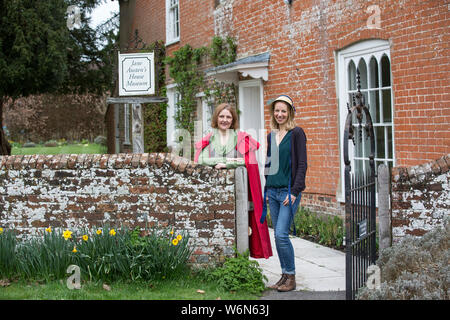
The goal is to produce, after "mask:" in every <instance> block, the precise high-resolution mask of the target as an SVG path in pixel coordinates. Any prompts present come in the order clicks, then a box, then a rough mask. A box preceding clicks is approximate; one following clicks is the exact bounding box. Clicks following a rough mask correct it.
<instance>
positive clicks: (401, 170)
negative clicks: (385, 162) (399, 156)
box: [392, 154, 450, 184]
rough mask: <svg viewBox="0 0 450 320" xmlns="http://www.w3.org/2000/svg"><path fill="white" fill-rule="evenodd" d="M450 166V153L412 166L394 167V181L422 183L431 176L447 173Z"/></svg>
mask: <svg viewBox="0 0 450 320" xmlns="http://www.w3.org/2000/svg"><path fill="white" fill-rule="evenodd" d="M449 168H450V154H447V155H444V156H442V157H441V158H439V159H437V160H433V161H430V162H427V163H424V164H420V165H417V166H412V167H394V168H392V181H393V182H395V183H405V182H408V181H409V182H411V183H412V184H421V183H424V182H426V181H428V180H430V179H431V178H433V177H435V176H438V175H441V174H444V173H447V172H448V171H449Z"/></svg>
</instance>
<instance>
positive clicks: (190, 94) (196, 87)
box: [165, 36, 237, 136]
mask: <svg viewBox="0 0 450 320" xmlns="http://www.w3.org/2000/svg"><path fill="white" fill-rule="evenodd" d="M236 48H237V46H236V43H235V41H234V39H233V38H231V37H227V38H226V39H222V38H220V37H217V36H216V37H214V38H213V39H212V43H211V45H210V46H209V47H200V48H192V47H191V46H190V45H189V44H187V45H185V46H183V47H181V48H180V49H179V50H177V51H175V52H174V53H173V57H167V58H166V60H165V61H166V63H167V65H168V66H169V74H170V76H171V77H172V78H173V80H174V81H175V82H176V84H177V91H178V93H179V94H180V101H179V102H178V105H177V108H176V114H175V122H176V126H177V128H181V129H185V130H188V131H189V132H190V134H191V136H193V134H194V112H195V110H196V108H197V98H196V94H198V93H199V92H201V91H203V92H204V93H205V98H206V100H207V101H208V102H209V103H213V104H219V103H222V102H228V103H231V104H234V105H236V100H237V99H236V88H235V85H233V84H231V85H230V84H224V83H220V82H217V81H215V80H212V81H209V82H205V79H204V77H203V73H202V72H201V71H200V67H201V65H202V62H203V59H206V58H210V59H211V62H212V64H213V65H214V66H219V65H224V64H228V63H231V62H233V61H235V59H236Z"/></svg>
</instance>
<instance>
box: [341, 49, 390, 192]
mask: <svg viewBox="0 0 450 320" xmlns="http://www.w3.org/2000/svg"><path fill="white" fill-rule="evenodd" d="M337 63H338V68H337V70H338V75H337V79H338V83H337V86H338V92H339V121H340V139H342V137H343V133H344V126H345V119H346V117H347V103H349V105H350V106H351V104H352V98H351V97H352V94H353V93H355V92H356V91H357V88H356V69H359V72H360V77H361V78H360V80H361V93H362V94H363V95H364V96H365V98H366V105H367V106H368V108H369V110H370V115H371V117H372V121H373V125H374V131H375V167H376V170H377V168H378V166H379V165H380V164H381V163H384V164H386V165H388V166H389V167H392V166H394V165H395V157H394V141H393V96H392V83H391V63H390V50H389V42H388V41H383V40H368V41H362V42H359V43H357V44H354V45H352V46H350V47H348V48H346V49H343V50H341V51H339V52H338V53H337ZM354 120H355V119H354ZM353 123H354V125H355V126H356V124H357V121H353ZM357 132H358V130H355V133H357ZM362 134H363V139H362V141H363V143H362V145H361V146H360V147H359V148H357V149H355V148H353V145H352V144H351V143H350V148H349V152H350V156H351V159H352V168H353V170H355V171H366V170H367V169H368V168H369V152H370V145H368V143H369V142H368V141H369V140H367V141H366V140H365V139H364V138H365V134H366V133H365V130H362ZM356 138H358V137H356ZM339 143H340V145H341V162H342V165H341V168H342V172H341V177H343V176H344V175H343V168H344V165H343V160H342V159H343V144H342V143H343V142H342V141H339ZM343 185H344V183H343V181H341V186H342V188H343V187H344V186H343ZM341 193H342V194H341V196H340V197H339V198H340V199H341V200H343V194H344V193H343V189H342V190H341Z"/></svg>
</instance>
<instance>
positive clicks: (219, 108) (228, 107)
mask: <svg viewBox="0 0 450 320" xmlns="http://www.w3.org/2000/svg"><path fill="white" fill-rule="evenodd" d="M225 109H226V110H228V111H230V113H231V116H232V117H233V122H232V123H231V127H230V129H234V130H236V129H239V121H238V115H237V112H236V109H235V108H234V107H232V106H231V105H229V104H228V103H221V104H219V105H218V106H217V107H216V109H215V110H214V113H213V116H212V118H211V127H212V128H214V129H217V128H218V127H219V125H218V119H219V114H220V113H221V112H222V111H223V110H225Z"/></svg>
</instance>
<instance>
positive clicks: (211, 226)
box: [0, 153, 236, 264]
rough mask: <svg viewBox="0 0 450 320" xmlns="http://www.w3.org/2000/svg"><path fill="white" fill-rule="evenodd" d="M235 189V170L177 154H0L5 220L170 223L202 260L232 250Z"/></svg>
mask: <svg viewBox="0 0 450 320" xmlns="http://www.w3.org/2000/svg"><path fill="white" fill-rule="evenodd" d="M234 192H235V191H234V170H220V171H219V170H215V169H212V168H210V167H204V166H200V165H197V164H194V163H193V162H191V161H187V160H186V159H184V158H180V157H176V156H173V155H172V154H161V153H159V154H115V155H106V154H105V155H48V156H44V155H32V156H2V157H0V227H3V228H13V229H15V230H17V231H18V232H19V233H21V234H22V237H27V235H33V234H38V232H39V231H42V230H43V229H44V228H46V227H48V226H52V227H53V228H56V227H60V228H74V229H78V228H84V227H87V228H93V227H98V226H101V225H102V224H104V223H108V224H109V225H119V226H121V227H122V226H126V227H129V228H134V227H142V228H143V227H145V226H146V222H147V223H148V226H152V225H157V226H161V227H166V226H173V227H174V228H175V229H176V230H185V231H187V232H188V233H189V234H190V238H191V239H190V241H191V242H190V245H191V246H192V247H193V248H194V253H193V262H195V263H199V264H208V263H214V262H217V261H221V260H223V259H224V257H225V256H233V255H234V250H233V247H234V246H235V245H236V242H235V230H236V227H235V195H234Z"/></svg>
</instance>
